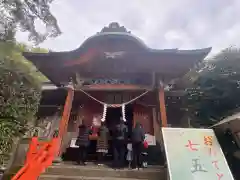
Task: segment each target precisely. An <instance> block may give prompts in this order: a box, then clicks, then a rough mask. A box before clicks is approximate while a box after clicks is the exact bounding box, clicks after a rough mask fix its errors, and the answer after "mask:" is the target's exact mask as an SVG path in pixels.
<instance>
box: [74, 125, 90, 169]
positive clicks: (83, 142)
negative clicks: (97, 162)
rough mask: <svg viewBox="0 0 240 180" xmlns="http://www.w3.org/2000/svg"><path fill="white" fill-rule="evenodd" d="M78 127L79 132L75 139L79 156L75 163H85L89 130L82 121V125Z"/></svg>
mask: <svg viewBox="0 0 240 180" xmlns="http://www.w3.org/2000/svg"><path fill="white" fill-rule="evenodd" d="M78 128H79V133H78V137H77V141H76V146H79V156H78V158H77V163H78V164H83V165H86V157H87V148H88V146H89V143H90V141H89V135H90V130H89V128H87V126H86V125H85V124H84V123H82V125H80V126H79V127H78Z"/></svg>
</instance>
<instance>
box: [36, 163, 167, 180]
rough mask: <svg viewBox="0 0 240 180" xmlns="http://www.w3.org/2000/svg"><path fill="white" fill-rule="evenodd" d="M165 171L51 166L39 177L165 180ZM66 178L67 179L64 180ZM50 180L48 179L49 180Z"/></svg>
mask: <svg viewBox="0 0 240 180" xmlns="http://www.w3.org/2000/svg"><path fill="white" fill-rule="evenodd" d="M166 172H167V171H166V169H165V168H164V167H158V168H153V167H151V168H146V169H143V170H139V171H137V170H128V169H123V170H122V169H121V170H114V169H111V168H109V167H104V166H77V165H53V166H51V167H49V168H48V169H47V170H46V172H45V173H44V174H43V175H44V176H41V177H42V178H44V177H46V176H49V175H50V176H51V177H52V179H53V180H54V177H56V176H58V180H62V179H61V178H60V179H59V176H61V177H63V178H65V179H67V178H68V179H69V178H71V177H72V179H76V177H80V178H83V177H85V178H88V179H89V178H90V179H91V178H92V179H91V180H95V179H96V180H97V179H99V178H100V179H101V178H102V179H107V178H110V179H113V178H122V179H142V180H144V179H145V180H165V179H166V174H167V173H166ZM66 177H67V178H66ZM49 180H50V178H49Z"/></svg>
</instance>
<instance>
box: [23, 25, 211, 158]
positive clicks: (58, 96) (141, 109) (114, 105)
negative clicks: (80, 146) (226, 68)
mask: <svg viewBox="0 0 240 180" xmlns="http://www.w3.org/2000/svg"><path fill="white" fill-rule="evenodd" d="M76 38H77V37H76ZM66 43H67V42H66ZM210 50H211V48H204V49H196V50H195V49H194V50H178V49H152V48H149V47H147V46H146V45H145V44H144V42H143V41H141V40H140V39H139V38H138V37H136V36H134V35H133V34H132V33H131V32H129V31H127V29H126V28H125V27H123V26H120V25H119V24H118V23H111V24H110V25H109V26H107V27H104V28H103V29H102V30H101V31H100V32H98V33H97V34H95V35H93V36H92V37H90V38H88V39H86V40H85V41H84V42H83V43H82V45H81V46H80V47H79V48H77V49H75V50H73V51H66V52H49V53H31V52H25V53H23V55H24V56H25V58H26V59H27V60H29V61H30V62H32V63H33V64H34V65H35V66H36V67H37V69H38V70H39V71H40V72H42V73H43V74H44V75H45V76H46V77H47V78H48V79H49V80H50V82H47V83H44V84H43V85H42V99H41V103H40V106H39V112H38V115H39V123H42V124H45V125H46V126H45V127H46V129H45V131H44V132H43V134H42V136H49V135H50V134H51V133H52V132H53V131H54V130H56V129H58V130H59V133H60V134H61V135H62V136H63V139H64V140H63V143H62V147H61V150H62V153H63V154H64V153H65V154H66V153H67V151H70V152H73V150H72V151H71V149H74V147H72V145H71V140H72V139H73V138H76V135H77V131H78V126H79V125H80V124H81V123H82V120H84V122H85V123H86V124H87V125H88V126H89V127H90V126H92V125H93V124H95V125H96V124H98V123H100V122H101V121H105V122H106V124H107V126H108V127H109V128H111V127H112V126H114V125H115V124H116V123H117V121H119V120H120V118H122V119H123V120H124V121H125V122H126V124H127V126H128V128H129V130H130V131H129V132H130V133H131V129H132V127H133V126H134V124H135V123H136V122H139V123H141V124H142V126H143V128H144V130H145V132H146V133H147V137H148V141H149V143H150V146H157V144H160V142H159V141H160V139H161V134H160V129H161V127H166V126H169V125H171V126H180V124H181V123H180V119H181V117H182V114H181V108H180V104H178V106H176V105H171V104H168V103H166V102H167V101H168V99H169V98H170V99H171V98H174V97H177V99H178V97H179V95H176V94H177V93H175V92H172V91H171V90H169V91H167V92H166V90H167V89H168V87H169V85H170V84H172V83H174V81H175V80H176V79H179V78H181V77H183V76H184V75H185V74H186V73H187V72H189V70H190V69H191V68H193V67H194V66H195V65H196V64H198V63H199V62H201V61H202V60H203V59H204V58H205V57H206V56H207V55H208V53H209V52H210ZM166 104H167V108H166ZM93 122H94V123H93ZM92 140H94V138H93V139H92ZM153 159H154V157H153Z"/></svg>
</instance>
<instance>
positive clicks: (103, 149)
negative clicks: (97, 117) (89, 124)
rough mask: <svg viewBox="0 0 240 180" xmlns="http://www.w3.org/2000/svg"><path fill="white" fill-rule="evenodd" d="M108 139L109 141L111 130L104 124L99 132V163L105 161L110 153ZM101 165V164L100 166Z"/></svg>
mask: <svg viewBox="0 0 240 180" xmlns="http://www.w3.org/2000/svg"><path fill="white" fill-rule="evenodd" d="M108 139H109V130H108V128H107V127H106V125H105V123H104V122H102V124H101V127H100V128H99V132H98V140H97V153H98V160H99V163H101V161H103V157H104V156H105V154H107V153H108ZM99 165H101V164H99Z"/></svg>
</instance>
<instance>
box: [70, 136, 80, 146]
mask: <svg viewBox="0 0 240 180" xmlns="http://www.w3.org/2000/svg"><path fill="white" fill-rule="evenodd" d="M76 140H77V138H72V140H71V143H70V147H71V148H78V146H76Z"/></svg>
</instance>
